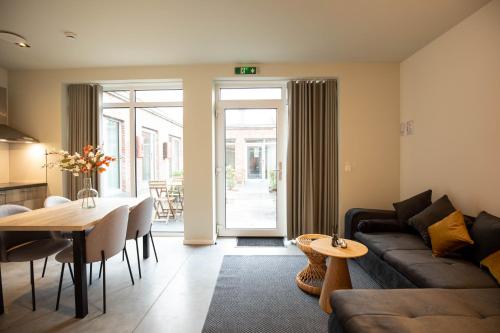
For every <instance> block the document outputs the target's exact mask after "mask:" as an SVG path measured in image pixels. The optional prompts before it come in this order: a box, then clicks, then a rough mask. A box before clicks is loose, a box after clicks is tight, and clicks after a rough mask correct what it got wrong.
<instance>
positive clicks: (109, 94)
mask: <svg viewBox="0 0 500 333" xmlns="http://www.w3.org/2000/svg"><path fill="white" fill-rule="evenodd" d="M129 101H130V91H128V90H114V91H105V92H103V94H102V102H103V103H128V102H129Z"/></svg>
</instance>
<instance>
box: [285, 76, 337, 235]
mask: <svg viewBox="0 0 500 333" xmlns="http://www.w3.org/2000/svg"><path fill="white" fill-rule="evenodd" d="M288 110H289V118H288V121H289V133H288V135H289V137H288V156H287V227H288V228H287V230H288V232H287V233H288V239H294V238H296V237H297V236H299V235H302V234H306V233H319V234H327V235H331V234H332V233H333V232H337V227H338V223H337V214H338V200H337V193H338V181H337V177H338V176H337V173H338V161H337V156H338V151H337V149H338V148H337V146H338V144H337V140H338V138H337V121H338V120H337V119H338V118H337V113H338V112H337V81H336V80H321V81H316V80H298V81H291V82H289V83H288Z"/></svg>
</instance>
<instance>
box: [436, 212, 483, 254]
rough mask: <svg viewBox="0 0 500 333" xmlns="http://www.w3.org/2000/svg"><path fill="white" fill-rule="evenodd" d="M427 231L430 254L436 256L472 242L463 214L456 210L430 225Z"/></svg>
mask: <svg viewBox="0 0 500 333" xmlns="http://www.w3.org/2000/svg"><path fill="white" fill-rule="evenodd" d="M427 231H428V232H429V236H430V237H431V245H432V254H433V255H435V256H438V257H443V256H445V255H446V254H447V253H451V252H453V251H456V250H458V249H459V248H461V247H464V246H465V245H468V244H474V241H473V240H472V239H471V238H470V236H469V232H468V231H467V227H466V226H465V221H464V216H463V215H462V213H461V212H460V211H458V210H457V211H455V212H453V213H451V214H450V215H448V216H446V217H445V218H444V219H442V220H441V221H439V222H436V223H434V224H433V225H431V226H430V227H429V228H428V229H427Z"/></svg>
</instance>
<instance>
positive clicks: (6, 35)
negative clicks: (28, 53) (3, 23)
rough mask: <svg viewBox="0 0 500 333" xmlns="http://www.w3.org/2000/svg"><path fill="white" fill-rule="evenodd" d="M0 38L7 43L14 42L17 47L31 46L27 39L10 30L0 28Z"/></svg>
mask: <svg viewBox="0 0 500 333" xmlns="http://www.w3.org/2000/svg"><path fill="white" fill-rule="evenodd" d="M0 40H3V41H5V42H7V43H12V44H15V45H17V46H19V47H23V48H25V47H31V46H30V45H29V44H28V41H27V40H26V39H25V38H24V37H23V36H21V35H18V34H16V33H13V32H10V31H5V30H0Z"/></svg>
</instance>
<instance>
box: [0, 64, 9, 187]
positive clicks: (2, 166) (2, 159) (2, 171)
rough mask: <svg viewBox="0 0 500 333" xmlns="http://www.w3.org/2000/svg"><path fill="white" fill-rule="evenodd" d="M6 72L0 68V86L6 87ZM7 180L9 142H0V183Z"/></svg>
mask: <svg viewBox="0 0 500 333" xmlns="http://www.w3.org/2000/svg"><path fill="white" fill-rule="evenodd" d="M7 83H8V74H7V71H6V70H5V69H3V68H0V87H5V88H7V87H8V84H7ZM8 181H9V144H7V143H0V183H6V182H8Z"/></svg>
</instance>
